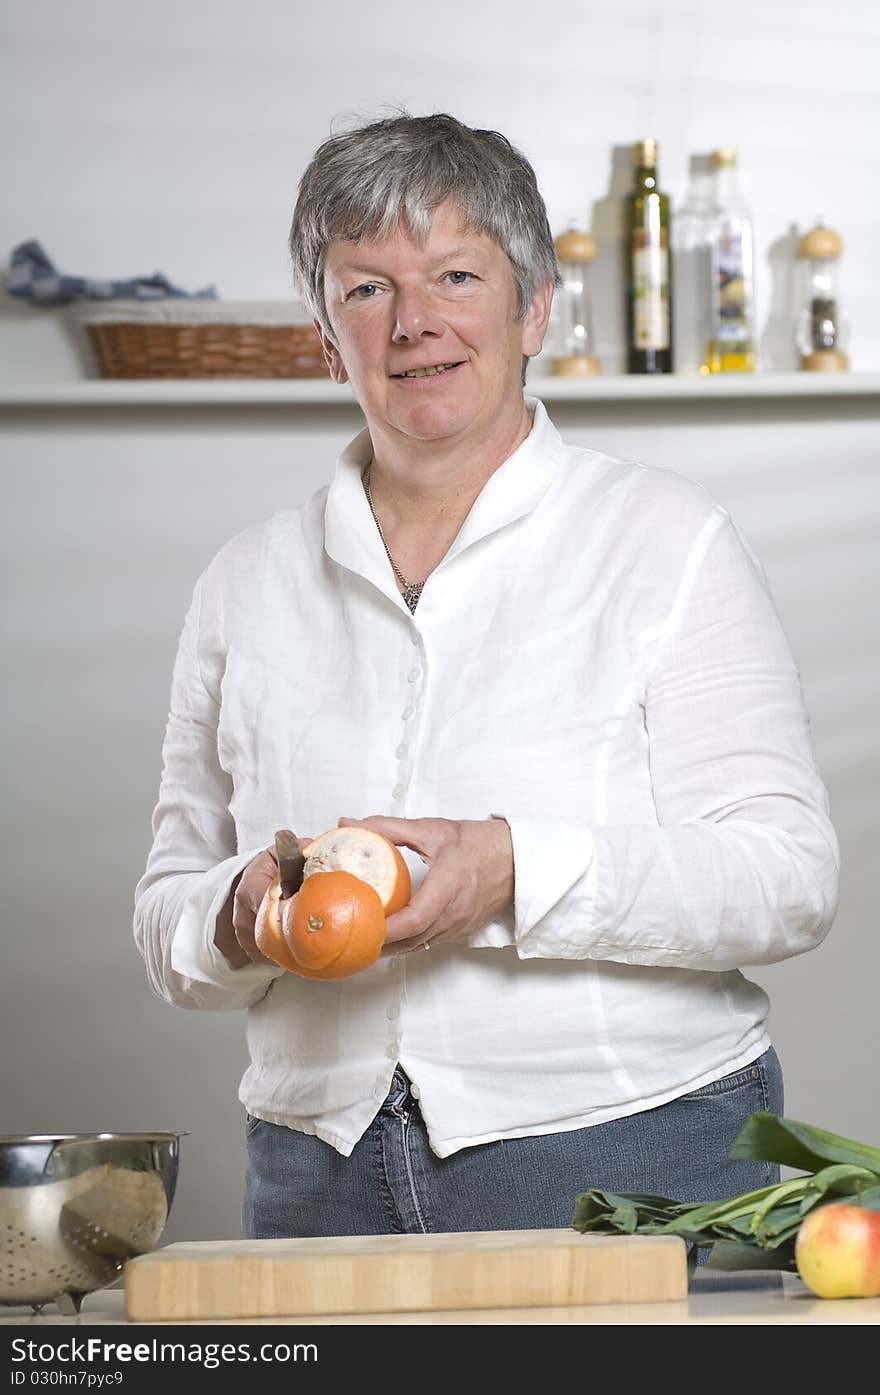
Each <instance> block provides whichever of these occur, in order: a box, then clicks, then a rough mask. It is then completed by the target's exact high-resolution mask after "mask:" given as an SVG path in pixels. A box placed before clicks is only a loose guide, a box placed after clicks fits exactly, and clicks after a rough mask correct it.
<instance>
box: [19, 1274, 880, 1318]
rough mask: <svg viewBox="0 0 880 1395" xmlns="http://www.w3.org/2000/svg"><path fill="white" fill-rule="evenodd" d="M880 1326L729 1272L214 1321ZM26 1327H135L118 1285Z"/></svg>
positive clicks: (842, 1306) (805, 1294) (840, 1304)
mask: <svg viewBox="0 0 880 1395" xmlns="http://www.w3.org/2000/svg"><path fill="white" fill-rule="evenodd" d="M791 1322H794V1323H797V1322H802V1323H826V1324H827V1323H832V1324H835V1323H836V1324H849V1325H852V1324H862V1323H880V1298H844V1299H828V1298H824V1299H823V1298H815V1297H814V1296H813V1295H812V1294H811V1293H810V1291H809V1290H808V1289H807V1288H806V1286H805V1285H804V1284H803V1283H802V1282H801V1280H800V1279H799V1278H798V1277H797V1276H796V1275H795V1274H780V1273H777V1272H775V1271H770V1270H761V1271H753V1272H738V1273H733V1274H722V1273H714V1272H712V1271H711V1270H703V1269H701V1270H698V1271H697V1274H696V1275H695V1276H694V1279H693V1280H692V1282H691V1288H690V1293H689V1295H688V1297H687V1299H684V1300H682V1301H681V1302H675V1303H631V1304H630V1303H620V1304H602V1305H599V1304H596V1305H591V1306H589V1307H570V1308H495V1309H480V1310H469V1311H458V1310H455V1311H446V1312H420V1313H358V1314H345V1315H339V1314H333V1315H332V1316H327V1317H312V1316H308V1317H295V1316H291V1317H287V1318H266V1319H259V1318H239V1319H237V1320H236V1319H226V1318H224V1319H223V1320H222V1322H220V1323H218V1324H216V1325H218V1326H223V1327H227V1326H229V1327H233V1326H234V1327H247V1326H261V1325H263V1324H264V1323H265V1324H270V1325H273V1326H276V1325H292V1324H295V1325H298V1326H301V1327H318V1326H364V1325H367V1326H370V1325H381V1324H385V1325H387V1326H391V1325H421V1326H424V1325H426V1324H430V1325H447V1326H450V1325H452V1326H459V1325H468V1324H479V1325H483V1326H485V1325H492V1324H495V1325H498V1324H507V1325H517V1326H523V1325H528V1324H535V1325H540V1324H555V1325H557V1326H559V1325H565V1324H574V1325H579V1324H584V1325H591V1324H603V1325H606V1326H607V1325H615V1326H620V1325H625V1324H627V1323H632V1324H636V1325H664V1326H665V1325H669V1324H674V1325H675V1324H686V1323H697V1324H711V1325H718V1324H723V1323H741V1324H742V1323H745V1324H749V1325H753V1324H758V1323H771V1324H780V1323H791ZM10 1324H19V1325H21V1324H26V1325H27V1326H28V1327H41V1326H50V1325H51V1326H58V1325H63V1326H69V1327H87V1326H92V1325H99V1324H123V1325H126V1326H129V1327H133V1328H137V1327H139V1326H140V1325H141V1324H139V1323H131V1322H129V1321H128V1319H127V1318H126V1315H125V1294H124V1292H123V1288H122V1284H121V1282H119V1281H117V1283H116V1284H114V1285H113V1286H112V1287H110V1288H106V1289H102V1290H100V1291H99V1292H97V1293H91V1294H88V1295H87V1296H86V1298H85V1299H84V1300H83V1305H82V1310H81V1312H80V1314H79V1316H77V1317H64V1316H62V1314H61V1313H59V1312H58V1310H57V1308H55V1307H54V1305H52V1304H49V1305H47V1307H46V1308H45V1309H44V1310H43V1312H42V1313H39V1314H34V1313H32V1312H31V1310H30V1308H27V1307H24V1308H11V1307H9V1308H5V1307H0V1325H10ZM159 1325H167V1326H168V1327H178V1326H206V1325H207V1326H211V1325H214V1324H211V1323H204V1322H201V1321H200V1322H198V1323H195V1324H190V1323H168V1324H159Z"/></svg>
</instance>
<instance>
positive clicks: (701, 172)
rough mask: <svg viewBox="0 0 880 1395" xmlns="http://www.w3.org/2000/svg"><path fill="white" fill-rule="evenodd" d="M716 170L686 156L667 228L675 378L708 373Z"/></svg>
mask: <svg viewBox="0 0 880 1395" xmlns="http://www.w3.org/2000/svg"><path fill="white" fill-rule="evenodd" d="M714 186H715V171H714V170H713V168H712V165H711V157H710V156H709V155H705V154H704V155H691V157H690V160H689V162H688V182H687V188H686V190H685V194H684V200H683V202H682V204H681V207H680V208H678V209H676V213H675V222H674V225H673V229H672V284H673V286H674V287H675V296H674V301H675V303H674V305H673V313H674V316H675V371H676V373H690V374H695V373H708V372H709V364H708V353H709V339H710V334H709V286H710V282H711V272H710V232H711V224H710V213H711V210H712V204H713V195H714Z"/></svg>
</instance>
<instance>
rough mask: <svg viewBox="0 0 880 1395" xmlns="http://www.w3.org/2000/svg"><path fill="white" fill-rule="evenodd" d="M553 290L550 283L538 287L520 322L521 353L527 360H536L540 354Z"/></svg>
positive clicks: (545, 282) (548, 318)
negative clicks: (521, 331) (521, 336)
mask: <svg viewBox="0 0 880 1395" xmlns="http://www.w3.org/2000/svg"><path fill="white" fill-rule="evenodd" d="M553 289H554V288H553V282H552V281H544V282H542V284H541V285H540V286H538V288H537V290H536V291H535V293H534V295H533V296H532V299H531V302H530V304H529V308H528V310H527V311H526V316H525V319H524V320H523V322H522V326H523V353H524V354H525V355H526V356H527V357H528V358H536V357H537V355H538V354H539V353H540V352H541V348H542V346H543V343H544V335H545V334H546V333H547V324H548V322H549V320H550V307H551V305H552V304H553Z"/></svg>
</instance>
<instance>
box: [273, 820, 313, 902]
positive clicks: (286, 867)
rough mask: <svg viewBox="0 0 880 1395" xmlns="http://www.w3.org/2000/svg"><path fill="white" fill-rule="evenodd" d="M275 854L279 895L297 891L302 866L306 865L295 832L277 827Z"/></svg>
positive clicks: (300, 880) (284, 898)
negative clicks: (279, 888) (279, 884)
mask: <svg viewBox="0 0 880 1395" xmlns="http://www.w3.org/2000/svg"><path fill="white" fill-rule="evenodd" d="M275 856H276V858H277V859H278V875H279V877H280V878H281V897H282V900H285V901H286V900H287V898H288V896H293V894H294V893H295V892H297V891H299V889H300V887H301V886H302V884H303V868H304V867H305V865H306V860H305V857H304V856H303V851H302V848H301V847H300V845H299V842H298V841H297V836H296V834H295V833H291V831H290V829H289V828H282V829H279V830H278V832H277V833H276V834H275Z"/></svg>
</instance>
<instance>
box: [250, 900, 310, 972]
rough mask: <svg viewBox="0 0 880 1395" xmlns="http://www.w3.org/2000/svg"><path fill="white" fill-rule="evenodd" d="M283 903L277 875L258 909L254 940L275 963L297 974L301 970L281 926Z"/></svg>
mask: <svg viewBox="0 0 880 1395" xmlns="http://www.w3.org/2000/svg"><path fill="white" fill-rule="evenodd" d="M290 899H291V900H292V899H293V898H292V897H291V898H290ZM282 904H283V902H282V900H281V878H280V877H276V878H275V880H274V881H272V882H270V884H269V886H268V887H267V888H266V894H265V896H264V897H263V899H262V901H261V902H260V905H259V909H258V910H257V919H256V924H255V925H254V940H255V941H256V945H257V949H258V950H259V951H260V953H261V954H265V956H266V958H267V959H271V960H273V962H274V963H276V964H280V965H281V967H282V969H289V970H290V971H291V973H294V974H295V973H297V972H298V970H299V965H298V964H297V962H296V960H295V959H294V957H293V955H292V954H291V951H290V946H289V945H288V943H287V941H286V940H285V938H284V933H283V931H282V928H281V906H282Z"/></svg>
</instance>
